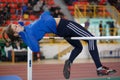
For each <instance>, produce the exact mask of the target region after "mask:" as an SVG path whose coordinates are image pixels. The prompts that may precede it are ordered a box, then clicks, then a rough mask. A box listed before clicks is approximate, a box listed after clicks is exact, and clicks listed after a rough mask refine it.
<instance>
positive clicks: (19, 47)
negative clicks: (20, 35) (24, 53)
mask: <svg viewBox="0 0 120 80" xmlns="http://www.w3.org/2000/svg"><path fill="white" fill-rule="evenodd" d="M13 49H14V50H15V51H17V50H26V48H24V47H23V46H22V42H21V41H16V42H15V43H14V44H13Z"/></svg>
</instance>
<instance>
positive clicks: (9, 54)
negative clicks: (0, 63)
mask: <svg viewBox="0 0 120 80" xmlns="http://www.w3.org/2000/svg"><path fill="white" fill-rule="evenodd" d="M12 49H13V47H12V45H11V44H10V42H6V43H5V46H4V50H5V53H6V58H7V59H8V60H11V53H10V52H11V50H12Z"/></svg>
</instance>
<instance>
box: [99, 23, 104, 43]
mask: <svg viewBox="0 0 120 80" xmlns="http://www.w3.org/2000/svg"><path fill="white" fill-rule="evenodd" d="M99 32H100V36H103V22H102V21H100V24H99ZM100 43H102V40H100Z"/></svg>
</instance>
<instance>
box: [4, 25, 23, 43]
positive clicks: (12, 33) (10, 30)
mask: <svg viewBox="0 0 120 80" xmlns="http://www.w3.org/2000/svg"><path fill="white" fill-rule="evenodd" d="M23 30H24V28H23V27H22V26H21V25H19V24H9V25H8V27H7V28H6V29H5V31H4V33H6V34H7V36H8V38H9V39H10V40H11V41H15V40H18V38H19V35H18V33H19V32H20V31H23ZM4 36H5V35H4V34H3V37H4ZM4 38H5V37H4Z"/></svg>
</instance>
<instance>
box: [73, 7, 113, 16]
mask: <svg viewBox="0 0 120 80" xmlns="http://www.w3.org/2000/svg"><path fill="white" fill-rule="evenodd" d="M74 10H75V11H74V12H75V13H74V15H75V17H76V15H79V16H77V17H94V18H95V17H110V16H111V15H110V13H109V12H108V11H107V10H106V6H104V5H74ZM78 10H79V11H78ZM81 15H82V16H81Z"/></svg>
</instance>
